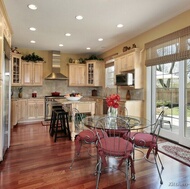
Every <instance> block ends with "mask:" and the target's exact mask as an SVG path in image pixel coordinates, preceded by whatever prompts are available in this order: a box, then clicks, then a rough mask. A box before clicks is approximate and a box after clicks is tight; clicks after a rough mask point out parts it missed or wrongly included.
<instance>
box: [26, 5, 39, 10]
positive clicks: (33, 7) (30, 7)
mask: <svg viewBox="0 0 190 189" xmlns="http://www.w3.org/2000/svg"><path fill="white" fill-rule="evenodd" d="M28 8H29V9H31V10H36V9H37V6H36V5H33V4H30V5H28Z"/></svg>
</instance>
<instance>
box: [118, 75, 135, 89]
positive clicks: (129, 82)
mask: <svg viewBox="0 0 190 189" xmlns="http://www.w3.org/2000/svg"><path fill="white" fill-rule="evenodd" d="M134 78H135V77H134V72H127V73H124V74H118V75H116V85H117V86H134Z"/></svg>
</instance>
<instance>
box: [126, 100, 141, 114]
mask: <svg viewBox="0 0 190 189" xmlns="http://www.w3.org/2000/svg"><path fill="white" fill-rule="evenodd" d="M142 103H143V101H142V100H128V101H126V102H125V107H126V108H127V111H128V115H130V116H137V117H142Z"/></svg>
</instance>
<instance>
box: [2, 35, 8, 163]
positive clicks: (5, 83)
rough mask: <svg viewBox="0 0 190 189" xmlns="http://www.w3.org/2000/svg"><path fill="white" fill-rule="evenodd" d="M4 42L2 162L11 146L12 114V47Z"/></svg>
mask: <svg viewBox="0 0 190 189" xmlns="http://www.w3.org/2000/svg"><path fill="white" fill-rule="evenodd" d="M1 40H2V41H4V46H3V48H4V54H3V55H2V60H1V61H2V64H1V67H0V72H1V71H2V72H1V73H2V74H0V98H1V102H2V103H1V107H0V112H1V113H0V161H2V160H3V158H4V155H5V153H6V150H7V149H8V148H9V146H10V132H11V131H10V130H11V128H10V112H11V78H10V71H11V65H10V51H11V50H10V46H9V44H8V42H7V40H6V38H4V40H3V39H1Z"/></svg>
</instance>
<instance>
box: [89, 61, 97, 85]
mask: <svg viewBox="0 0 190 189" xmlns="http://www.w3.org/2000/svg"><path fill="white" fill-rule="evenodd" d="M94 70H95V68H94V62H89V63H87V85H92V86H94Z"/></svg>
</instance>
